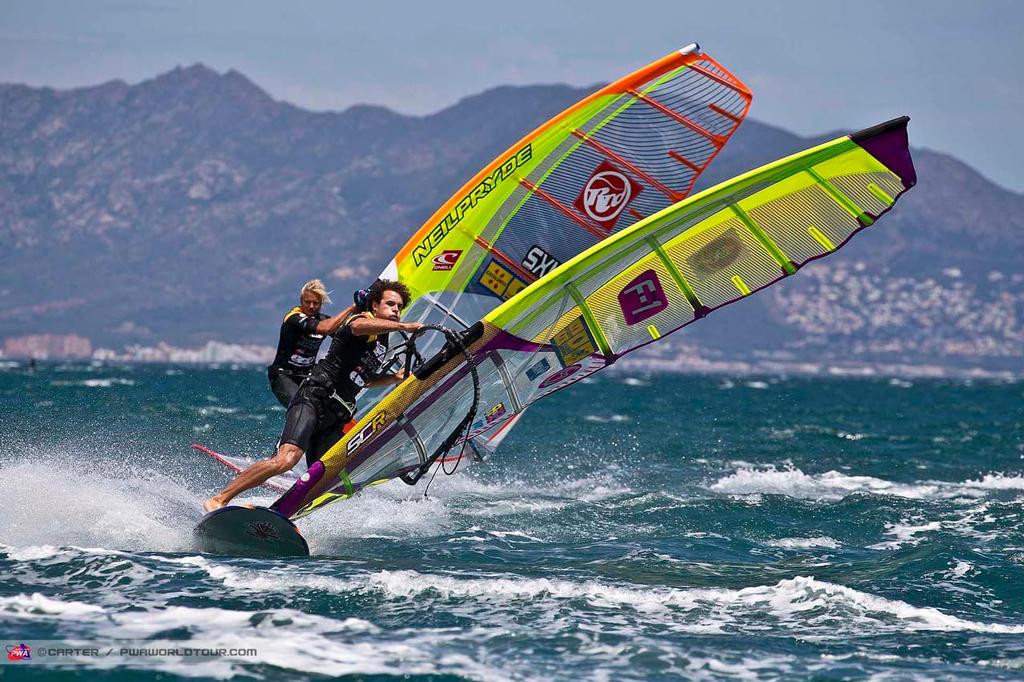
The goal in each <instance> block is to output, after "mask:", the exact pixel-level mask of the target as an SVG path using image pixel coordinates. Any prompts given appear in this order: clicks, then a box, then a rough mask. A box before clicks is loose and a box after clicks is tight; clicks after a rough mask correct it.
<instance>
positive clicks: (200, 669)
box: [0, 594, 509, 680]
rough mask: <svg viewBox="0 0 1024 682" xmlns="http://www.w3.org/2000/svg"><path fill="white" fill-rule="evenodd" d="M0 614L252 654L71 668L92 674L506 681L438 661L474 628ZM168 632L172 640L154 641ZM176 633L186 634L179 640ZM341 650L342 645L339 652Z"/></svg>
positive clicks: (289, 612)
mask: <svg viewBox="0 0 1024 682" xmlns="http://www.w3.org/2000/svg"><path fill="white" fill-rule="evenodd" d="M0 613H2V614H4V616H5V618H6V619H7V620H8V621H12V620H13V621H17V620H35V621H41V620H47V621H65V622H66V621H75V622H77V623H88V624H89V626H90V629H91V632H92V635H91V636H92V637H93V638H94V639H96V640H104V641H108V642H125V643H127V645H129V646H137V647H145V648H146V649H159V648H162V647H193V648H207V649H255V650H256V655H255V656H252V655H238V656H234V655H227V656H223V657H219V658H216V659H212V660H201V661H197V662H193V661H189V663H188V665H185V664H184V661H182V660H181V659H179V658H178V657H175V656H154V657H146V656H141V655H139V656H120V655H117V654H115V655H112V656H108V657H105V658H95V657H82V658H78V659H76V660H75V663H76V664H78V665H82V666H87V667H96V668H111V667H115V666H116V667H117V668H121V669H124V668H127V669H137V670H156V671H161V672H167V673H173V674H174V675H184V676H192V677H207V678H209V677H213V678H219V679H227V678H230V677H233V676H235V675H238V674H244V672H245V670H246V669H247V668H249V667H250V666H252V665H259V664H262V665H268V666H276V667H278V668H282V669H284V670H291V671H296V672H305V671H308V670H311V669H312V670H316V671H317V672H318V673H320V674H323V675H328V676H343V675H438V674H442V673H447V674H454V675H463V676H466V677H469V678H472V679H481V680H482V679H507V678H508V677H509V675H508V673H506V672H504V671H502V670H501V669H499V668H496V667H493V666H485V665H483V664H479V663H474V662H473V661H471V660H470V659H469V658H468V657H465V656H459V655H446V656H444V657H438V656H437V653H436V651H435V648H434V647H436V646H438V645H442V644H444V643H445V642H446V641H449V640H452V639H454V638H462V637H477V636H479V635H480V630H479V629H477V628H469V629H467V630H464V629H462V628H460V629H458V630H450V629H448V630H445V629H434V628H417V629H416V630H398V631H395V632H393V633H388V634H386V635H383V634H382V633H381V630H380V628H379V627H378V626H376V625H375V624H374V623H372V622H370V621H367V620H364V619H361V618H346V619H343V620H336V619H330V618H326V617H322V616H316V615H309V614H305V613H302V612H301V611H297V610H295V609H270V610H265V611H258V612H254V611H234V610H229V609H220V608H190V607H185V606H168V607H163V608H159V609H154V610H141V611H140V610H130V611H115V610H113V609H104V608H101V607H97V606H94V605H91V604H84V603H81V602H74V601H63V602H62V601H58V600H54V599H50V598H48V597H45V596H43V595H39V594H33V595H17V596H14V597H2V598H0ZM170 631H174V632H176V633H178V637H177V638H176V639H175V640H173V641H168V640H164V639H157V637H158V636H159V635H160V634H161V633H164V632H170ZM181 633H187V635H188V636H187V637H182V636H181ZM342 645H343V646H342Z"/></svg>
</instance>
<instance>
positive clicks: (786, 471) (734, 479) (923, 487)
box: [710, 465, 1024, 500]
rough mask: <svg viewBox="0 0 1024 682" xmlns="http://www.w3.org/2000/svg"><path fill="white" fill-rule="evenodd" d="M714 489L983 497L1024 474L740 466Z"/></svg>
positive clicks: (1021, 481) (1018, 483)
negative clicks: (913, 475) (908, 475)
mask: <svg viewBox="0 0 1024 682" xmlns="http://www.w3.org/2000/svg"><path fill="white" fill-rule="evenodd" d="M710 489H711V490H713V491H714V492H718V493H725V494H732V495H749V494H754V493H763V494H775V495H786V496H789V497H796V498H801V499H812V500H839V499H842V498H844V497H846V496H848V495H852V494H855V493H864V494H872V495H892V496H894V497H904V498H909V499H918V500H920V499H952V498H963V497H968V498H970V497H983V496H984V495H985V494H986V492H985V491H988V490H1018V489H1020V490H1024V477H1021V476H1007V475H1004V474H986V475H985V476H983V477H982V478H981V479H980V480H967V481H962V482H948V481H915V482H913V483H895V482H892V481H886V480H884V479H881V478H875V477H873V476H851V475H849V474H844V473H841V472H838V471H834V470H833V471H826V472H824V473H821V474H813V475H812V474H806V473H804V472H803V471H801V470H800V469H798V468H795V467H787V468H783V469H780V468H777V467H775V466H767V467H754V466H752V465H747V466H741V467H740V468H739V469H738V470H737V471H735V472H734V473H732V474H729V475H728V476H724V477H722V478H720V479H719V480H718V481H716V482H715V483H713V484H712V485H711V486H710Z"/></svg>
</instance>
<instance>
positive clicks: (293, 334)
mask: <svg viewBox="0 0 1024 682" xmlns="http://www.w3.org/2000/svg"><path fill="white" fill-rule="evenodd" d="M330 302H331V298H330V296H328V295H327V290H326V289H325V288H324V284H323V282H321V281H320V280H318V279H311V280H309V281H308V282H306V283H305V284H303V285H302V289H301V290H299V305H297V306H295V307H294V308H292V309H291V310H289V311H288V314H287V315H285V316H284V321H283V322H281V336H280V339H279V340H278V342H277V355H275V356H274V362H273V363H271V365H270V367H267V378H268V379H269V380H270V390H271V391H272V392H273V393H274V397H275V398H277V402H279V403H281V406H282V407H288V404H289V403H290V402H291V401H292V397H293V396H294V395H295V392H296V391H297V390H299V384H301V383H302V381H303V380H304V379H305V378H306V377H307V376H309V372H310V370H312V369H313V363H314V362H316V354H317V352H319V350H320V344H321V343H323V341H324V337H325V336H328V335H330V334H333V333H334V332H336V331H337V330H338V327H340V326H341V325H342V323H343V322H344V321H345V320H346V319H348V317H349V315H351V314H352V313H353V312H355V306H354V305H352V306H349V307H348V308H345V309H344V310H342V311H341V312H340V313H338V314H337V315H335V316H334V317H328V316H327V315H325V314H323V313H322V312H320V308H321V307H323V305H324V303H330Z"/></svg>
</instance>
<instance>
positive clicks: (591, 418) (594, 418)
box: [583, 414, 632, 424]
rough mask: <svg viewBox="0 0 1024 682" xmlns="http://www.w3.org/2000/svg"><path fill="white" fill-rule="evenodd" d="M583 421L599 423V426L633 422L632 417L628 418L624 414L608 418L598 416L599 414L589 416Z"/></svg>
mask: <svg viewBox="0 0 1024 682" xmlns="http://www.w3.org/2000/svg"><path fill="white" fill-rule="evenodd" d="M583 419H585V420H586V421H588V422H597V423H599V424H607V423H608V422H615V423H621V422H628V421H632V420H631V419H630V417H628V416H627V415H624V414H613V415H611V416H607V417H606V416H602V415H597V414H588V415H587V416H585V417H584V418H583Z"/></svg>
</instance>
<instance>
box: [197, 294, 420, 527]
mask: <svg viewBox="0 0 1024 682" xmlns="http://www.w3.org/2000/svg"><path fill="white" fill-rule="evenodd" d="M408 300H409V290H408V289H406V287H405V285H404V284H400V283H399V282H392V281H390V280H377V281H376V282H374V284H373V286H371V287H370V290H369V293H368V295H367V297H366V306H365V307H366V311H365V312H360V313H357V314H355V315H353V316H352V317H351V318H349V320H348V321H346V322H345V324H344V325H342V327H341V329H339V330H338V331H337V332H336V333H335V334H334V340H333V341H332V342H331V348H330V350H328V351H327V355H325V356H324V357H323V359H322V360H320V362H318V363H317V364H316V365H315V366H314V367H313V370H312V371H311V372H310V374H309V377H308V378H307V379H306V380H305V381H304V382H302V385H301V386H299V390H298V392H296V394H295V397H294V398H292V401H291V403H290V404H289V405H288V414H287V416H286V418H285V426H284V431H283V432H282V433H281V442H280V445H279V446H278V448H277V452H276V453H275V454H274V456H273V457H271V458H269V459H264V460H262V461H259V462H256V463H255V464H253V465H252V466H250V467H249V468H248V469H246V470H245V471H243V472H241V473H240V474H238V476H236V477H235V480H233V481H232V482H231V483H229V484H228V486H227V487H226V488H224V490H222V491H220V492H219V493H217V494H216V495H214V496H213V497H211V498H209V499H208V500H206V501H205V502H204V503H203V509H205V510H206V511H208V512H211V511H213V510H215V509H220V508H221V507H223V506H224V505H226V504H228V502H230V501H231V500H232V498H234V497H235V495H238V494H239V493H241V492H242V491H245V490H248V489H249V488H255V487H256V486H258V485H261V484H262V483H263V482H264V481H266V480H267V479H268V478H271V477H272V476H277V475H279V474H283V473H284V472H286V471H290V470H291V468H292V467H293V466H295V465H296V464H297V463H298V461H299V459H300V458H301V457H302V456H303V454H305V455H306V462H307V464H312V463H313V462H315V461H316V460H318V459H320V457H322V456H323V454H324V453H325V452H327V450H329V449H330V447H331V446H332V445H334V443H336V442H337V441H338V439H339V438H341V436H342V435H343V433H344V431H343V429H344V427H345V425H346V424H347V423H348V422H349V420H350V419H351V418H352V415H353V414H355V411H356V397H357V396H358V395H359V392H360V391H362V390H363V389H364V388H366V387H370V386H381V385H384V384H387V383H399V382H401V381H402V380H403V379H404V378H405V372H404V370H400V371H398V372H396V373H394V374H387V373H383V371H382V370H383V363H384V356H385V354H386V353H387V335H388V333H390V332H396V331H415V330H417V329H419V328H420V327H422V326H423V325H421V324H420V323H419V322H402V321H401V315H402V309H403V308H405V304H406V302H408Z"/></svg>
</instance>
